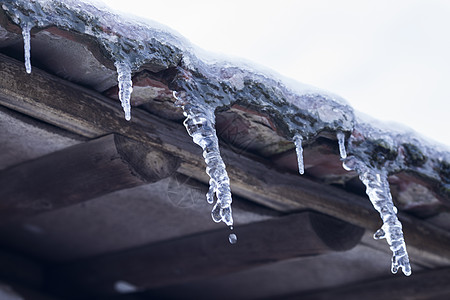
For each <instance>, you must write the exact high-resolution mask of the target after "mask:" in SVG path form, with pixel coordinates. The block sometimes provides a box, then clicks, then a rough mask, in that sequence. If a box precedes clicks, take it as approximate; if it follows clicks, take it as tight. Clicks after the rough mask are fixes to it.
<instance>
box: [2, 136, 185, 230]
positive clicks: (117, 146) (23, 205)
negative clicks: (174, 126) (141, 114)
mask: <svg viewBox="0 0 450 300" xmlns="http://www.w3.org/2000/svg"><path fill="white" fill-rule="evenodd" d="M178 165H179V163H178V160H177V159H176V158H175V157H172V156H171V155H168V154H165V153H163V152H161V151H158V150H156V149H152V148H149V147H143V146H142V144H140V143H136V142H135V141H133V140H130V139H127V138H124V137H122V136H118V135H113V134H112V135H108V136H105V137H102V138H99V139H95V140H92V141H89V142H86V143H81V144H78V145H75V146H72V147H69V148H66V149H63V150H61V151H57V152H54V153H50V154H48V155H45V156H43V157H40V158H38V159H35V160H31V161H28V162H25V163H22V164H19V165H17V166H15V167H12V168H9V169H6V170H3V171H1V172H0V199H1V201H0V223H1V222H7V221H11V220H17V219H23V218H24V217H29V216H31V215H34V214H38V213H41V212H45V211H50V210H55V209H59V208H62V207H65V206H69V205H74V204H77V203H79V202H83V201H86V200H89V199H92V198H95V197H99V196H101V195H105V194H107V193H111V192H113V191H117V190H122V189H125V188H131V187H135V186H139V185H142V184H145V183H150V182H155V181H158V180H159V179H162V178H165V177H168V176H170V175H171V174H172V173H173V172H175V170H176V169H177V168H178Z"/></svg>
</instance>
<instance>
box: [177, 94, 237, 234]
mask: <svg viewBox="0 0 450 300" xmlns="http://www.w3.org/2000/svg"><path fill="white" fill-rule="evenodd" d="M174 95H175V97H176V98H177V102H176V105H179V106H181V107H182V108H183V114H184V116H185V117H186V119H185V120H184V122H183V124H184V126H185V127H186V130H187V132H188V133H189V135H190V136H191V137H192V139H193V140H194V143H196V144H197V145H199V146H200V147H202V149H203V157H204V158H205V162H206V173H207V174H208V175H209V177H210V178H211V179H210V181H209V185H210V186H209V191H208V193H207V194H206V198H207V201H208V203H213V202H214V198H215V197H216V198H217V201H216V203H215V205H214V207H213V209H212V212H211V216H212V219H213V220H214V222H217V223H218V222H221V221H222V222H224V223H225V224H227V225H228V226H230V228H232V226H233V216H232V212H231V202H232V198H231V189H230V179H229V178H228V174H227V171H226V169H225V163H224V162H223V160H222V157H221V156H220V151H219V140H218V138H217V134H216V129H215V116H214V110H213V109H208V108H206V107H200V106H197V105H193V104H190V103H188V102H185V101H184V100H182V99H179V98H178V97H177V96H176V93H174ZM229 240H230V243H235V242H236V241H237V237H236V235H235V234H230V236H229Z"/></svg>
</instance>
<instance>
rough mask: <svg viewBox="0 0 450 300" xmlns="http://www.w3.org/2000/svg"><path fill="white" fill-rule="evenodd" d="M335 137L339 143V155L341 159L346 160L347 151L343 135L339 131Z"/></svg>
mask: <svg viewBox="0 0 450 300" xmlns="http://www.w3.org/2000/svg"><path fill="white" fill-rule="evenodd" d="M336 136H337V139H338V143H339V154H340V156H341V158H342V159H345V158H347V151H346V150H345V135H344V134H343V133H342V132H340V131H339V132H338V133H337V135H336Z"/></svg>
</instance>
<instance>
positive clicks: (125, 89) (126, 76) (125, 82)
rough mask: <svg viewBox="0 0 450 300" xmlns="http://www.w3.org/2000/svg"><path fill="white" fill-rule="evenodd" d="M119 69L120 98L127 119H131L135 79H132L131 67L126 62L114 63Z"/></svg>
mask: <svg viewBox="0 0 450 300" xmlns="http://www.w3.org/2000/svg"><path fill="white" fill-rule="evenodd" d="M114 65H115V66H116V69H117V80H118V82H119V99H120V102H121V104H122V108H123V111H124V113H125V120H127V121H130V120H131V102H130V99H131V93H132V92H133V81H132V80H131V67H130V65H129V64H127V63H125V62H118V61H116V62H115V63H114Z"/></svg>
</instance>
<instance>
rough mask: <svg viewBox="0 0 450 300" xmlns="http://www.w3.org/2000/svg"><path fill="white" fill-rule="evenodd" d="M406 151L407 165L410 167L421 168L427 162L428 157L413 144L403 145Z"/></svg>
mask: <svg viewBox="0 0 450 300" xmlns="http://www.w3.org/2000/svg"><path fill="white" fill-rule="evenodd" d="M402 146H403V149H405V163H406V164H407V165H408V166H415V167H420V166H422V165H423V164H425V163H426V162H427V157H426V156H425V155H424V154H423V153H422V151H420V149H419V148H418V147H417V146H416V145H413V144H409V143H407V144H402Z"/></svg>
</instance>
